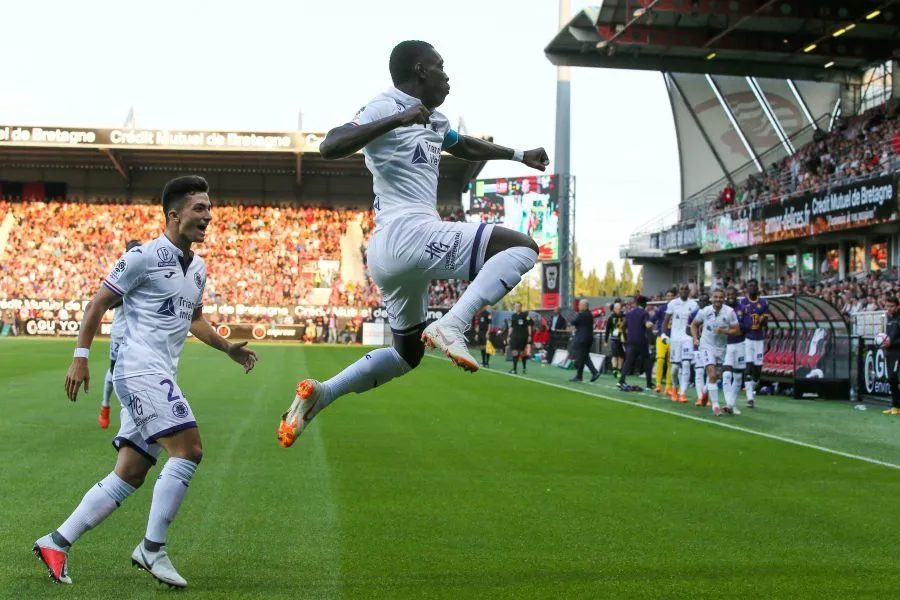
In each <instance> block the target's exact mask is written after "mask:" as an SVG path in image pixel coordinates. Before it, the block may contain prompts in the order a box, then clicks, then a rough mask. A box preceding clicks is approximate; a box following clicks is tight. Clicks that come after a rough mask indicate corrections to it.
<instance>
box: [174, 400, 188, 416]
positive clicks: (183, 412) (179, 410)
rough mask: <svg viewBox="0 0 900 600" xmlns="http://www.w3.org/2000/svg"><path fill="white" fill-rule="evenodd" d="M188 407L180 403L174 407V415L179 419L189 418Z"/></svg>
mask: <svg viewBox="0 0 900 600" xmlns="http://www.w3.org/2000/svg"><path fill="white" fill-rule="evenodd" d="M189 412H190V411H188V407H187V404H185V403H184V402H181V401H178V402H176V403H175V404H173V405H172V414H173V415H175V416H176V417H178V418H179V419H183V418H185V417H186V416H188V413H189Z"/></svg>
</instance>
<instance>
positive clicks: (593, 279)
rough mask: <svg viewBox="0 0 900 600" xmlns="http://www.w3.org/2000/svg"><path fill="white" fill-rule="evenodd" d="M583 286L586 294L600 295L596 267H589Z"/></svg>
mask: <svg viewBox="0 0 900 600" xmlns="http://www.w3.org/2000/svg"><path fill="white" fill-rule="evenodd" d="M585 287H586V288H587V289H586V292H587V294H586V295H588V296H599V295H600V277H599V276H598V275H597V269H591V272H590V273H588V275H587V278H586V279H585Z"/></svg>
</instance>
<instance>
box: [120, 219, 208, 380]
mask: <svg viewBox="0 0 900 600" xmlns="http://www.w3.org/2000/svg"><path fill="white" fill-rule="evenodd" d="M181 256H183V253H182V252H181V250H179V249H178V248H176V247H175V245H174V244H173V243H172V242H171V241H169V239H168V238H167V237H166V236H165V235H161V236H159V237H158V238H156V239H155V240H153V241H151V242H148V243H146V244H144V245H143V246H139V247H137V248H133V249H131V250H130V251H128V252H126V253H125V254H124V255H123V256H122V258H120V259H119V260H118V261H117V262H116V265H115V267H114V268H113V270H112V271H111V272H110V274H109V276H107V278H106V279H104V280H103V285H105V286H106V287H107V288H108V289H110V290H111V291H113V292H114V293H116V294H118V295H120V296H123V300H124V305H123V306H122V307H121V308H120V309H119V310H120V311H122V312H123V313H124V314H125V332H124V334H123V336H122V345H121V346H120V347H119V357H118V360H117V361H116V369H115V373H113V379H124V378H126V377H134V376H135V375H146V374H150V373H159V374H166V375H175V372H176V370H177V368H178V359H179V358H180V357H181V350H182V348H183V347H184V341H185V339H187V334H188V331H190V329H191V319H192V317H193V314H194V309H196V308H198V307H200V306H202V304H203V289H204V287H205V286H206V264H205V263H204V262H203V259H202V258H200V257H199V256H197V255H196V254H195V255H194V257H193V259H192V260H191V264H189V265H188V266H187V268H186V269H184V268H182V266H181V264H180V262H179V257H181Z"/></svg>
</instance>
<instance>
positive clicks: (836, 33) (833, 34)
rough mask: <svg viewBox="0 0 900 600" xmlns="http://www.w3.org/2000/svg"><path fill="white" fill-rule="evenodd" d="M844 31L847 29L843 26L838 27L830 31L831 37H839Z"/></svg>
mask: <svg viewBox="0 0 900 600" xmlns="http://www.w3.org/2000/svg"><path fill="white" fill-rule="evenodd" d="M845 33H847V29H846V28H845V27H841V28H840V29H838V30H837V31H835V32H834V33H832V34H831V37H841V36H842V35H844V34H845Z"/></svg>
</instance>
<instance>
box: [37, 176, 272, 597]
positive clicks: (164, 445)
mask: <svg viewBox="0 0 900 600" xmlns="http://www.w3.org/2000/svg"><path fill="white" fill-rule="evenodd" d="M208 192H209V185H208V184H207V182H206V180H205V179H203V178H202V177H197V176H193V175H191V176H186V177H178V178H176V179H173V180H172V181H170V182H169V183H167V184H166V186H165V188H164V189H163V193H162V207H163V212H164V213H165V215H166V229H165V232H164V233H163V235H161V236H159V237H158V238H156V239H155V240H153V241H151V242H148V243H147V244H144V245H143V246H139V247H137V248H133V249H132V250H131V251H129V252H126V253H125V254H124V255H123V256H122V258H120V259H119V260H118V261H117V262H116V264H115V266H114V267H113V269H112V271H110V274H109V275H108V276H107V277H106V279H104V280H103V285H102V286H101V287H100V289H99V290H98V291H97V293H96V294H95V295H94V297H93V298H92V299H91V301H90V303H89V304H88V307H87V310H86V311H85V313H84V319H83V320H82V322H81V329H80V331H79V333H78V347H77V348H75V358H74V359H73V360H72V365H71V366H70V367H69V372H68V373H67V374H66V385H65V387H66V395H68V397H69V399H70V400H71V401H73V402H74V401H75V400H77V399H78V389H79V388H80V387H81V384H82V383H84V391H85V392H87V391H88V384H89V383H90V370H89V367H88V360H87V359H88V354H89V348H90V346H91V342H92V341H93V340H94V336H95V335H96V334H97V329H98V327H99V326H100V320H101V319H102V318H103V314H104V313H105V312H106V311H107V310H109V309H110V308H111V307H112V306H114V305H115V304H116V303H117V302H119V301H120V300H121V301H123V302H124V309H125V310H124V311H123V312H124V313H125V323H126V327H125V335H124V337H123V339H122V344H121V346H120V347H119V353H118V360H116V368H115V372H114V373H113V383H114V385H115V388H116V395H117V396H118V397H119V398H120V399H121V400H122V413H121V416H120V419H121V426H120V428H119V433H118V434H116V437H115V438H114V439H113V446H114V447H115V448H116V450H117V451H118V457H117V458H116V466H115V469H114V470H113V471H112V472H111V473H110V474H109V475H107V476H106V477H105V478H104V479H103V480H102V481H100V482H99V483H98V484H97V485H95V486H93V487H92V488H91V489H89V490H88V492H87V493H86V494H85V495H84V498H83V499H82V500H81V504H79V505H78V507H77V508H76V509H75V512H73V513H72V514H71V515H70V516H69V518H68V519H66V520H65V522H63V524H62V525H60V526H59V528H58V529H57V530H55V531H53V532H52V533H49V534H47V535H45V536H44V537H42V538H40V539H39V540H37V541H36V542H35V543H34V552H35V554H36V555H37V556H38V557H39V558H40V559H41V560H42V561H44V564H46V565H47V568H48V569H49V571H50V578H51V579H53V580H54V581H57V582H60V583H72V580H71V579H70V577H69V568H68V558H69V549H70V548H71V546H72V544H74V543H75V541H76V540H78V538H80V537H81V536H82V535H83V534H84V533H85V532H86V531H88V530H89V529H92V528H94V527H96V526H97V525H99V524H100V523H101V522H103V520H104V519H105V518H106V517H108V516H109V515H110V514H111V513H112V512H113V511H114V510H116V508H118V507H119V505H121V504H122V502H124V501H125V499H126V498H128V496H130V495H131V494H132V493H134V491H135V490H136V489H137V488H139V487H140V486H141V484H142V483H144V478H145V477H146V476H147V473H148V472H149V471H150V468H151V467H152V466H153V465H154V464H155V463H156V459H157V458H158V457H159V454H160V451H161V450H163V449H165V451H166V453H167V454H168V455H169V459H168V460H167V461H166V464H165V466H164V467H163V468H162V471H161V472H160V474H159V477H158V478H157V480H156V485H154V487H153V501H152V503H151V504H150V517H149V519H148V521H147V531H146V534H145V537H144V540H143V541H142V542H139V543H138V545H137V547H136V548H135V549H134V552H132V554H131V562H132V564H133V565H135V566H137V567H139V568H141V569H143V570H145V571H148V572H149V573H150V574H151V575H153V577H155V578H156V579H157V580H159V581H162V582H164V583H167V584H169V585H170V586H173V587H184V586H186V585H187V582H186V581H185V580H184V578H183V577H182V576H181V575H179V574H178V572H177V571H176V570H175V567H174V566H173V565H172V562H171V561H170V560H169V556H168V552H167V551H166V534H167V532H168V529H169V524H170V523H172V521H173V520H174V519H175V516H176V515H177V514H178V509H179V507H180V506H181V502H182V501H183V500H184V496H185V494H186V493H187V490H188V484H189V483H190V481H191V477H192V476H193V474H194V471H195V470H196V469H197V465H198V464H199V463H200V459H201V458H202V456H203V450H202V446H201V443H200V433H199V432H198V430H197V422H196V421H195V420H194V413H193V411H192V410H191V407H190V405H189V404H188V402H187V398H186V397H185V396H184V392H182V391H181V388H179V387H178V384H177V383H176V370H177V368H178V360H179V358H180V357H181V351H182V349H183V348H184V342H185V340H186V339H187V334H188V331H190V332H191V333H192V334H193V335H194V337H196V338H197V339H199V340H200V341H202V342H203V343H205V344H208V345H209V346H212V347H213V348H215V349H217V350H221V351H222V352H225V353H227V354H228V356H229V357H230V358H231V359H232V360H233V361H235V362H236V363H238V364H240V365H242V366H243V367H244V370H245V372H247V373H249V372H250V370H251V369H253V367H254V365H255V364H256V361H257V356H256V353H255V352H253V351H252V350H249V349H247V348H246V345H247V342H242V343H239V344H230V343H228V341H226V340H225V339H224V338H223V337H222V336H220V335H219V334H218V333H216V331H215V329H214V328H213V327H212V326H211V325H210V324H209V323H208V322H207V321H206V319H204V318H203V314H202V304H203V289H204V286H205V285H206V265H205V264H204V262H203V259H202V258H200V257H199V256H197V255H195V254H194V253H193V252H192V251H191V244H194V243H201V242H203V241H204V240H205V239H206V228H207V226H208V225H209V222H210V220H211V219H212V215H211V214H210V202H209V193H208Z"/></svg>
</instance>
